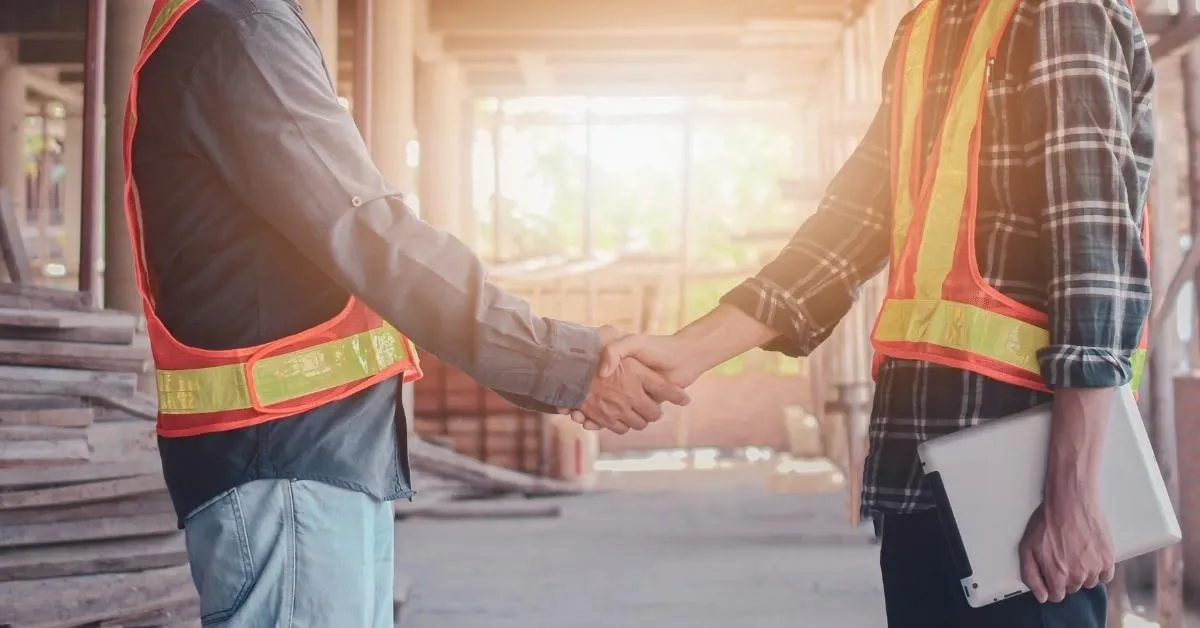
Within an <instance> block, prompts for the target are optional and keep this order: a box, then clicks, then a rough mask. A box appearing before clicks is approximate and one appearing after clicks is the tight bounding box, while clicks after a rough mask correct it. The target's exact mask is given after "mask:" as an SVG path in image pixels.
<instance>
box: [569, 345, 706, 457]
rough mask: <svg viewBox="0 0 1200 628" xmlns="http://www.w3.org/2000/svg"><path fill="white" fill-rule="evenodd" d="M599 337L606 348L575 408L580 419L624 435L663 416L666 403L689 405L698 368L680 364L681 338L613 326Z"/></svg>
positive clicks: (682, 357)
mask: <svg viewBox="0 0 1200 628" xmlns="http://www.w3.org/2000/svg"><path fill="white" fill-rule="evenodd" d="M600 339H601V342H602V343H603V344H604V349H603V351H602V354H601V358H600V363H599V365H598V367H597V369H596V376H595V377H594V378H593V379H592V384H591V387H590V388H589V389H588V395H587V398H586V399H585V400H584V402H583V404H582V405H581V406H580V407H578V408H574V409H571V417H572V418H573V419H574V420H575V422H577V423H579V424H581V425H583V426H584V427H585V428H587V429H590V430H600V429H608V430H610V431H612V432H615V433H617V434H624V433H626V432H628V431H629V430H643V429H646V427H647V426H648V425H650V424H651V423H653V422H655V421H657V420H659V419H660V418H662V414H663V408H662V404H663V403H673V404H675V405H679V406H683V405H687V404H688V402H689V398H688V395H687V392H686V391H685V390H684V389H685V388H687V387H688V386H690V385H691V384H692V382H694V381H695V380H696V378H697V377H698V376H699V373H690V372H688V371H687V370H686V369H683V368H681V365H682V364H683V362H684V361H685V360H686V357H685V355H684V353H683V351H682V349H683V347H682V346H681V344H680V343H679V342H677V339H675V338H673V337H671V336H645V335H626V334H623V333H622V332H620V331H619V330H617V329H615V328H613V327H602V328H601V329H600Z"/></svg>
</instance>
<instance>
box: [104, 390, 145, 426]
mask: <svg viewBox="0 0 1200 628" xmlns="http://www.w3.org/2000/svg"><path fill="white" fill-rule="evenodd" d="M92 400H93V401H95V402H96V403H99V404H102V405H104V406H107V407H109V408H115V409H117V410H123V411H125V412H127V413H129V414H130V415H132V416H134V417H138V418H142V419H146V420H148V421H154V420H157V419H158V400H157V399H155V398H154V397H149V396H147V395H143V394H141V393H136V394H132V395H95V396H93V397H92Z"/></svg>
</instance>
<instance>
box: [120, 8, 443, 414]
mask: <svg viewBox="0 0 1200 628" xmlns="http://www.w3.org/2000/svg"><path fill="white" fill-rule="evenodd" d="M197 2H199V0H155V2H154V7H153V9H152V10H151V13H150V20H149V22H148V23H147V25H146V32H145V35H144V36H143V40H142V49H141V53H140V54H139V56H138V61H137V64H136V66H135V67H134V70H133V78H132V80H131V81H130V84H129V103H128V105H127V109H126V116H125V137H124V141H125V213H126V215H127V217H128V218H129V235H130V238H131V239H132V240H133V257H134V265H135V269H136V274H137V285H138V291H139V292H140V293H141V295H142V306H143V309H144V310H145V312H146V323H147V333H148V335H149V338H150V350H151V353H152V354H153V356H154V366H155V370H156V371H157V373H156V374H157V380H158V433H159V434H161V435H162V436H168V437H174V436H194V435H197V434H209V433H213V432H222V431H226V430H232V429H236V428H240V427H246V426H250V425H258V424H261V423H265V422H267V421H272V420H275V419H282V418H286V417H290V416H295V415H297V414H301V413H303V412H307V411H309V410H312V409H314V408H317V407H320V406H323V405H325V404H327V403H331V402H333V401H337V400H340V399H344V398H346V397H349V396H350V395H353V394H355V393H357V392H359V391H361V390H363V389H365V388H367V387H369V386H373V385H375V384H378V383H381V382H383V381H385V380H387V379H390V378H393V377H397V376H400V377H402V378H403V381H405V382H411V381H415V380H417V379H419V378H420V377H421V367H420V364H419V362H418V359H417V353H416V349H415V347H413V345H412V343H411V342H410V341H409V340H408V339H407V338H405V337H404V336H403V335H401V334H400V333H399V332H397V331H396V330H395V329H394V328H393V327H392V326H391V325H389V324H388V323H387V322H386V321H384V320H383V319H381V318H380V317H379V315H378V314H376V313H375V312H372V311H371V310H370V309H369V308H367V307H366V306H365V305H363V304H362V303H361V302H360V301H359V300H357V299H355V298H353V297H351V298H350V299H349V301H348V302H347V303H346V307H345V308H343V309H342V311H341V312H340V313H338V314H337V315H336V316H334V317H333V318H332V319H330V320H328V321H325V322H324V323H321V324H320V325H317V326H316V327H313V328H311V329H308V330H305V331H302V332H300V333H297V334H294V335H291V336H288V337H286V338H281V339H279V340H275V341H273V342H268V343H266V344H262V345H259V346H256V347H246V348H244V349H233V350H228V351H210V350H205V349H198V348H196V347H190V346H187V345H185V344H183V343H181V342H179V341H178V340H176V339H175V337H174V336H172V335H171V332H169V331H168V330H167V328H166V326H164V325H163V323H162V321H161V320H159V318H158V316H157V315H156V314H155V311H154V290H153V286H152V282H153V278H152V277H151V276H150V272H149V270H148V269H147V266H146V255H145V249H144V243H143V240H142V218H141V207H140V204H139V200H138V192H137V185H136V183H135V182H134V179H133V136H134V131H135V129H136V128H137V122H138V111H137V102H138V76H139V74H140V73H141V69H142V67H143V66H145V64H146V61H147V60H148V59H150V57H151V55H153V54H154V51H155V50H157V49H158V46H159V45H160V44H161V43H162V41H163V39H164V38H165V37H166V36H167V33H169V32H170V31H171V28H172V27H174V26H175V24H176V23H178V22H179V19H180V18H181V17H183V15H184V14H185V13H187V11H188V10H190V9H191V8H192V7H194V6H195V5H196V4H197Z"/></svg>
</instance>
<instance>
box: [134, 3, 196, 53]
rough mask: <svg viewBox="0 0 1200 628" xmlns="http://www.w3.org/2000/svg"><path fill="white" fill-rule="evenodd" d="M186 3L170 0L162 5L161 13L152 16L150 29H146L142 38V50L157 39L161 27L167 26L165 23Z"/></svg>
mask: <svg viewBox="0 0 1200 628" xmlns="http://www.w3.org/2000/svg"><path fill="white" fill-rule="evenodd" d="M187 1H188V0H170V1H169V2H167V3H166V4H165V5H163V8H162V10H161V11H159V12H158V13H157V14H155V15H154V16H153V18H152V21H151V22H150V27H149V28H147V29H146V36H145V37H144V38H142V49H143V50H145V49H146V46H149V45H150V42H152V41H154V38H155V37H157V36H158V34H159V33H160V32H161V31H162V29H163V27H164V26H166V25H167V22H169V21H170V20H171V17H172V16H173V15H175V12H176V11H178V10H179V7H180V6H182V5H183V3H185V2H187Z"/></svg>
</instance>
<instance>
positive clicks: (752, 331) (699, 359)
mask: <svg viewBox="0 0 1200 628" xmlns="http://www.w3.org/2000/svg"><path fill="white" fill-rule="evenodd" d="M777 335H778V334H777V333H776V332H775V331H774V330H773V329H771V328H770V327H767V326H766V325H763V324H762V323H760V322H758V321H757V320H755V319H754V318H753V317H751V316H750V315H748V314H746V313H744V312H742V311H741V310H739V309H737V308H736V307H733V306H731V305H726V304H722V305H718V306H717V307H716V308H715V309H714V310H713V311H711V312H709V313H708V314H706V315H704V316H703V317H701V318H699V319H697V320H696V321H694V322H693V323H691V324H690V325H688V326H686V327H684V328H683V329H680V330H679V331H677V332H675V338H677V339H678V340H679V344H680V345H681V349H682V350H683V351H685V352H686V353H687V361H688V363H689V364H694V365H695V368H696V369H698V370H699V371H700V372H704V371H708V370H710V369H713V368H715V367H717V366H719V365H721V364H723V363H724V362H726V361H728V360H730V359H732V358H735V357H737V356H739V355H741V354H743V353H745V352H747V351H749V350H750V349H753V348H755V347H758V346H760V345H762V344H764V343H766V342H768V341H770V340H771V339H772V338H775V337H776V336H777Z"/></svg>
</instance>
